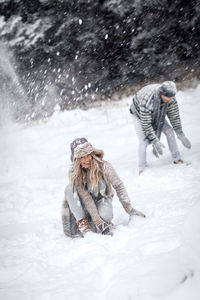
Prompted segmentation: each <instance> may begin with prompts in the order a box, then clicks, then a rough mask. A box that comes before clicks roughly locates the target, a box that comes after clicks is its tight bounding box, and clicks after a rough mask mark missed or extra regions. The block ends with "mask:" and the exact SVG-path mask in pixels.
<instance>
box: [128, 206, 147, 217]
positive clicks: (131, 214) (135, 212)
mask: <svg viewBox="0 0 200 300" xmlns="http://www.w3.org/2000/svg"><path fill="white" fill-rule="evenodd" d="M129 215H130V217H132V216H139V217H143V218H146V216H145V214H143V213H142V212H141V211H139V210H137V209H134V208H132V209H131V211H130V212H129Z"/></svg>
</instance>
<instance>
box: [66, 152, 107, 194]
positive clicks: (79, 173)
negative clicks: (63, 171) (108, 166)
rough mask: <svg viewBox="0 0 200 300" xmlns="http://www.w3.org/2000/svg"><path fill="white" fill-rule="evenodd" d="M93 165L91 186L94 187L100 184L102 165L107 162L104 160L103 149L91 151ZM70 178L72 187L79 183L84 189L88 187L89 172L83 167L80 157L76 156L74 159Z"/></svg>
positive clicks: (90, 177)
mask: <svg viewBox="0 0 200 300" xmlns="http://www.w3.org/2000/svg"><path fill="white" fill-rule="evenodd" d="M91 155H92V160H91V167H90V176H89V180H90V187H91V189H93V188H94V187H95V186H97V185H98V183H99V180H100V178H101V176H102V165H103V163H104V162H105V161H104V160H103V155H104V153H103V151H102V150H98V151H93V152H92V153H91ZM69 179H70V183H71V185H72V187H73V188H74V187H75V186H76V185H77V184H78V185H80V187H81V188H82V189H83V190H84V189H85V188H86V183H87V173H86V170H85V169H84V168H82V167H81V162H80V158H76V159H75V160H74V163H73V166H72V169H71V170H70V172H69Z"/></svg>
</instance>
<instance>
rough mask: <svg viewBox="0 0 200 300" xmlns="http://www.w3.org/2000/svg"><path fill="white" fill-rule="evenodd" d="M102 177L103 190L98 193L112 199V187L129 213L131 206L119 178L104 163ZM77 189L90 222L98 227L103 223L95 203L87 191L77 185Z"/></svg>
mask: <svg viewBox="0 0 200 300" xmlns="http://www.w3.org/2000/svg"><path fill="white" fill-rule="evenodd" d="M102 175H103V180H104V181H105V184H106V186H105V189H102V190H101V189H100V192H101V194H102V197H104V198H110V199H112V198H113V195H114V193H113V189H112V187H113V188H114V189H115V190H116V193H117V196H118V198H119V200H120V202H121V204H122V205H123V207H124V209H125V211H126V212H127V213H130V211H131V209H132V206H131V203H130V199H129V196H128V194H127V191H126V189H125V187H124V184H123V182H122V181H121V179H120V178H119V176H118V174H117V173H116V171H115V170H114V168H113V167H112V165H111V164H110V163H108V162H105V163H104V164H103V168H102ZM75 187H76V189H77V192H78V194H79V196H80V198H81V200H82V201H83V204H84V205H85V207H86V209H87V210H88V212H89V214H90V216H91V218H92V221H93V222H94V224H95V225H97V226H98V225H99V224H100V223H102V222H103V220H102V219H101V217H100V216H99V213H98V210H97V207H96V205H95V201H94V199H93V198H92V196H91V194H90V192H89V191H88V190H85V189H84V190H83V189H82V188H81V187H80V186H79V185H78V184H77V185H76V186H75Z"/></svg>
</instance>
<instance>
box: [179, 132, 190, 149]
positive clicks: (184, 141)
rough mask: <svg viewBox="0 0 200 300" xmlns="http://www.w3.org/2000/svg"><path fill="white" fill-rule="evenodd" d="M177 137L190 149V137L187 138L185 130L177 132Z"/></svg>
mask: <svg viewBox="0 0 200 300" xmlns="http://www.w3.org/2000/svg"><path fill="white" fill-rule="evenodd" d="M177 138H178V139H179V140H180V141H181V142H182V144H183V146H184V147H186V148H188V149H190V148H191V143H190V141H189V140H188V138H186V136H185V134H184V133H183V132H180V133H178V134H177Z"/></svg>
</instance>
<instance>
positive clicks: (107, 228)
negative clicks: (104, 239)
mask: <svg viewBox="0 0 200 300" xmlns="http://www.w3.org/2000/svg"><path fill="white" fill-rule="evenodd" d="M97 231H100V232H101V234H103V235H112V231H111V228H110V226H109V224H107V223H106V222H103V223H101V224H99V225H98V226H97Z"/></svg>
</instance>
